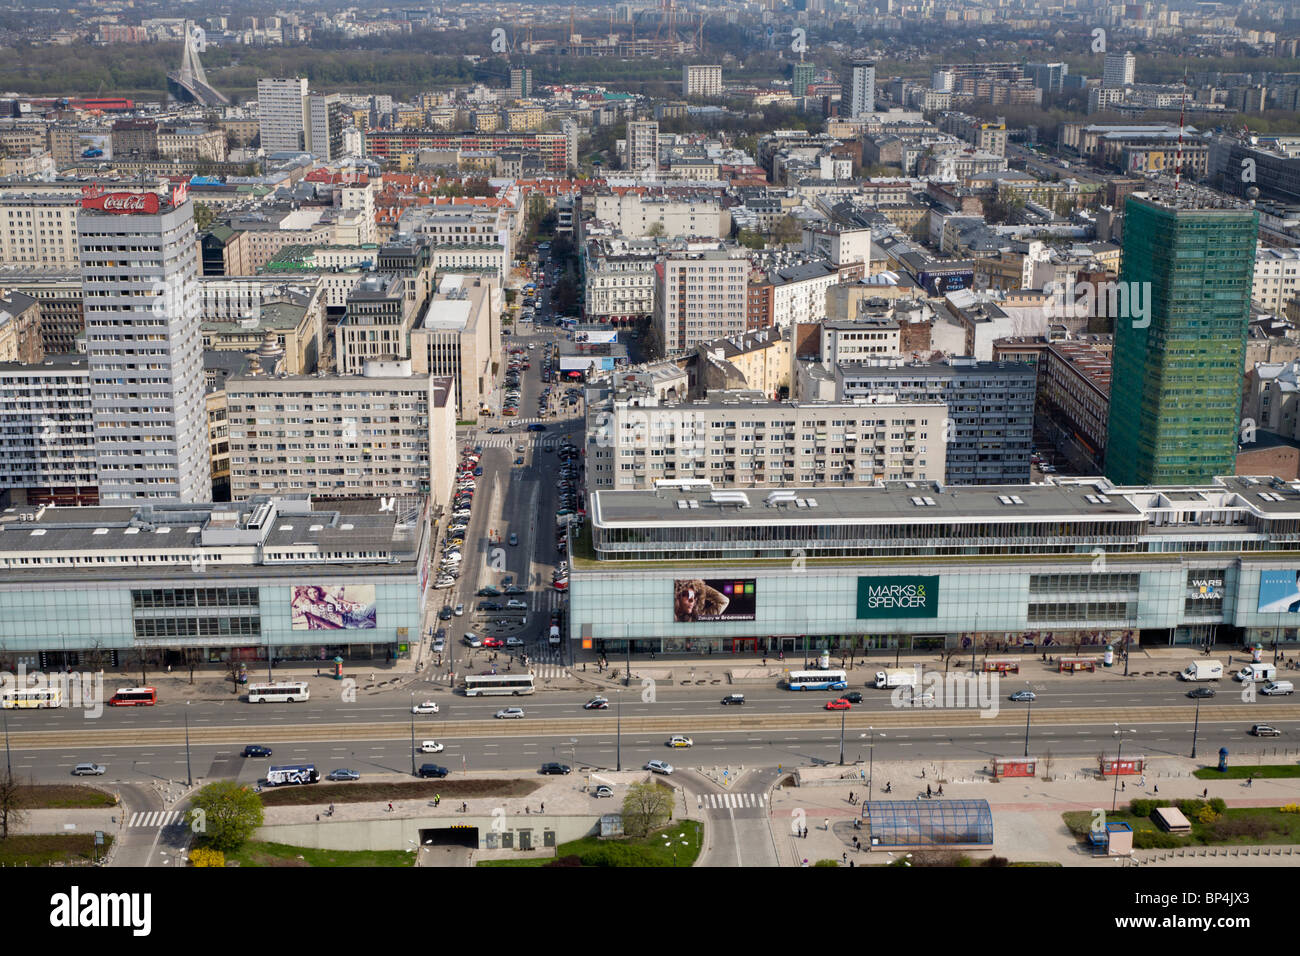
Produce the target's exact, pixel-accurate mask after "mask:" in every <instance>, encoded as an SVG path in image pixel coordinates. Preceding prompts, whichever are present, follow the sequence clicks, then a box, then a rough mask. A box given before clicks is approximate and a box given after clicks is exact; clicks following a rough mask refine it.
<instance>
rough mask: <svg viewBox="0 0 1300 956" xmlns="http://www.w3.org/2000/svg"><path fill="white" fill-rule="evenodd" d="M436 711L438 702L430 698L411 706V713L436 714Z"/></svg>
mask: <svg viewBox="0 0 1300 956" xmlns="http://www.w3.org/2000/svg"><path fill="white" fill-rule="evenodd" d="M437 712H438V704H437V702H436V701H432V700H426V701H421V702H420V703H418V704H416V705H415V706H414V707H412V708H411V713H413V714H436V713H437Z"/></svg>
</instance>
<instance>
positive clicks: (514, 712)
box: [493, 707, 524, 720]
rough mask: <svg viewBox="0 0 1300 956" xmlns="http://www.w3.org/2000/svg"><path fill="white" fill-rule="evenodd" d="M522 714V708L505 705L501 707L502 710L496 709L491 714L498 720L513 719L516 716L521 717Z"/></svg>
mask: <svg viewBox="0 0 1300 956" xmlns="http://www.w3.org/2000/svg"><path fill="white" fill-rule="evenodd" d="M523 715H524V709H523V708H522V707H506V708H503V709H502V710H498V711H497V712H496V713H495V714H493V716H494V717H496V718H497V719H498V720H514V719H516V718H519V717H522V716H523Z"/></svg>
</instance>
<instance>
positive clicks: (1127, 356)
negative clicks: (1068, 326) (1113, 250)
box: [1106, 197, 1259, 485]
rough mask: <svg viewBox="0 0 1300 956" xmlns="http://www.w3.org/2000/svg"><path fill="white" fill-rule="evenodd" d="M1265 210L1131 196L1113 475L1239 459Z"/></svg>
mask: <svg viewBox="0 0 1300 956" xmlns="http://www.w3.org/2000/svg"><path fill="white" fill-rule="evenodd" d="M1258 224H1259V214H1258V213H1257V212H1256V211H1255V210H1253V209H1193V208H1186V209H1183V208H1178V209H1175V208H1172V207H1169V206H1165V205H1161V204H1158V203H1154V202H1150V201H1147V200H1143V199H1138V198H1136V197H1129V199H1128V201H1127V203H1126V205H1125V219H1124V260H1123V271H1122V273H1121V280H1120V285H1119V292H1120V294H1121V295H1122V296H1125V297H1126V299H1127V305H1128V307H1127V308H1124V307H1123V305H1124V303H1125V298H1118V299H1117V301H1118V302H1119V303H1120V306H1121V307H1120V308H1119V309H1118V311H1117V314H1116V319H1115V352H1114V356H1115V357H1114V368H1113V376H1112V379H1113V382H1112V385H1111V394H1112V395H1119V396H1124V399H1125V400H1124V401H1117V402H1111V404H1110V420H1109V428H1108V433H1109V434H1108V439H1107V448H1106V475H1107V477H1109V478H1110V479H1111V480H1112V481H1114V482H1116V483H1117V484H1130V485H1132V484H1141V485H1169V484H1180V483H1187V482H1199V481H1208V480H1210V479H1211V478H1213V477H1214V476H1215V475H1230V474H1232V473H1233V471H1234V470H1235V463H1236V451H1237V436H1238V429H1239V428H1240V423H1241V415H1240V412H1241V391H1242V367H1243V364H1244V355H1245V348H1246V334H1247V329H1248V324H1249V318H1250V295H1251V288H1252V283H1253V280H1254V265H1255V244H1256V239H1257V234H1258V232H1257V229H1258Z"/></svg>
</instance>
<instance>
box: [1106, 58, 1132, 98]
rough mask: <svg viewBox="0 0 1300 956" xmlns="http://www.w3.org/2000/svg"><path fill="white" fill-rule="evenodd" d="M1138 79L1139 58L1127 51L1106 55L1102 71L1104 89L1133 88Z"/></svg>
mask: <svg viewBox="0 0 1300 956" xmlns="http://www.w3.org/2000/svg"><path fill="white" fill-rule="evenodd" d="M1136 77H1137V57H1135V56H1134V55H1133V54H1132V53H1129V52H1128V51H1125V52H1123V53H1107V54H1106V59H1105V60H1104V61H1103V62H1102V69H1101V85H1102V86H1103V87H1104V88H1107V89H1110V88H1115V87H1121V88H1122V87H1125V86H1132V85H1133V82H1134V79H1135V78H1136Z"/></svg>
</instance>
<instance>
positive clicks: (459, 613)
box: [456, 604, 465, 617]
mask: <svg viewBox="0 0 1300 956" xmlns="http://www.w3.org/2000/svg"><path fill="white" fill-rule="evenodd" d="M464 614H465V605H464V604H457V605H456V616H457V617H463V616H464Z"/></svg>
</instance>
